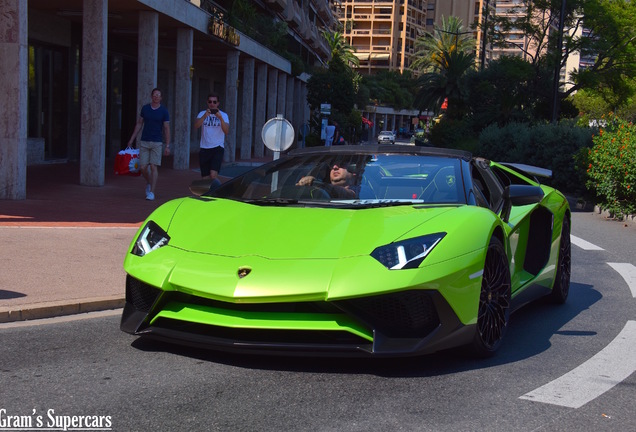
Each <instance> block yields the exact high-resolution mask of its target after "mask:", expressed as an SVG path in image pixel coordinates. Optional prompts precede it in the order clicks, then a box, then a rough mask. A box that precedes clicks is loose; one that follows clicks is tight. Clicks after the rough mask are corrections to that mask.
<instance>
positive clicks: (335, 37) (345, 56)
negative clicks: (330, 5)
mask: <svg viewBox="0 0 636 432" xmlns="http://www.w3.org/2000/svg"><path fill="white" fill-rule="evenodd" d="M322 36H323V37H324V38H325V39H326V40H327V45H329V49H330V50H331V58H334V57H340V58H341V59H342V60H343V61H344V62H345V64H348V65H351V64H353V65H355V66H360V59H358V57H356V55H355V52H356V49H355V48H354V47H352V46H351V45H349V43H348V42H347V40H346V39H345V37H344V35H343V34H342V33H340V32H331V31H328V30H323V31H322Z"/></svg>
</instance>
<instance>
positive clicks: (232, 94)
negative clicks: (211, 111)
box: [223, 51, 239, 162]
mask: <svg viewBox="0 0 636 432" xmlns="http://www.w3.org/2000/svg"><path fill="white" fill-rule="evenodd" d="M238 80H239V52H238V51H229V52H228V53H227V60H226V66H225V108H226V112H227V115H228V116H229V117H230V132H229V133H228V134H227V135H226V136H225V155H224V156H223V160H224V161H225V162H234V161H235V160H236V128H237V127H238V118H237V113H238V86H239V82H238Z"/></svg>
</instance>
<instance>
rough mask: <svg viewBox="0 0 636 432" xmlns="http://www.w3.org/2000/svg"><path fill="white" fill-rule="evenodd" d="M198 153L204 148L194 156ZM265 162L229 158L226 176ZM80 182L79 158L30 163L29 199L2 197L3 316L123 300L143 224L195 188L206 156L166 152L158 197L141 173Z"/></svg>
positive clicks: (115, 304)
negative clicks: (128, 264)
mask: <svg viewBox="0 0 636 432" xmlns="http://www.w3.org/2000/svg"><path fill="white" fill-rule="evenodd" d="M193 156H196V155H193ZM263 162H265V160H258V161H250V162H243V163H239V164H227V165H224V166H223V167H222V168H221V175H222V176H223V179H224V180H227V179H228V178H230V177H234V176H236V175H238V174H239V173H241V172H244V171H246V170H247V169H250V168H251V167H252V166H257V165H260V164H262V163H263ZM112 167H113V161H112V160H110V161H109V160H107V161H106V169H105V174H106V176H105V182H104V183H105V185H104V186H102V187H90V186H81V185H80V184H79V163H60V164H43V165H34V166H29V167H28V168H27V199H26V200H20V201H17V200H0V245H1V247H0V323H3V322H11V321H21V320H29V319H39V318H49V317H54V316H60V315H69V314H75V313H81V312H90V311H96V310H105V309H117V308H120V307H123V304H124V290H125V286H124V283H125V272H124V270H123V266H122V265H123V261H124V257H125V254H126V251H127V249H128V246H129V244H130V242H131V240H132V239H133V237H134V235H135V232H136V230H137V229H138V228H139V226H140V225H141V223H142V222H143V221H144V220H145V219H146V217H147V216H148V215H149V214H150V213H151V212H152V211H153V210H154V209H155V208H157V207H159V206H160V205H161V204H163V203H165V202H167V201H169V200H171V199H174V198H179V197H183V196H189V195H191V193H190V190H189V188H188V186H189V185H190V183H191V182H192V181H193V180H197V179H200V174H199V171H198V160H197V159H196V157H194V158H193V160H191V163H190V169H188V170H174V169H172V158H171V157H164V161H163V165H162V167H161V168H160V169H159V177H158V181H157V190H156V193H155V196H156V199H155V200H154V201H147V200H146V199H145V192H144V189H145V181H144V180H143V178H142V177H141V176H139V177H130V176H115V175H114V174H113V169H112Z"/></svg>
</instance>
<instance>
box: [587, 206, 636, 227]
mask: <svg viewBox="0 0 636 432" xmlns="http://www.w3.org/2000/svg"><path fill="white" fill-rule="evenodd" d="M594 213H596V214H598V215H601V216H603V217H604V218H606V219H613V220H616V221H617V222H626V223H631V224H632V225H636V215H625V216H623V218H622V219H615V218H614V217H613V216H612V214H611V213H610V212H608V211H607V210H603V209H602V208H600V207H599V206H597V205H595V206H594Z"/></svg>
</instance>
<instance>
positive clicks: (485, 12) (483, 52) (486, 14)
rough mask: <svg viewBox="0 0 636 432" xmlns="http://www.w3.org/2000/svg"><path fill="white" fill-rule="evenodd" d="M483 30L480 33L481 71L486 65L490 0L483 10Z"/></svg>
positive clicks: (487, 0)
mask: <svg viewBox="0 0 636 432" xmlns="http://www.w3.org/2000/svg"><path fill="white" fill-rule="evenodd" d="M484 14H485V16H484V29H483V31H482V32H481V33H482V35H481V37H482V38H483V44H482V46H483V48H482V50H481V59H480V60H481V70H484V66H485V65H486V35H487V33H488V15H490V0H486V7H485V8H484Z"/></svg>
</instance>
